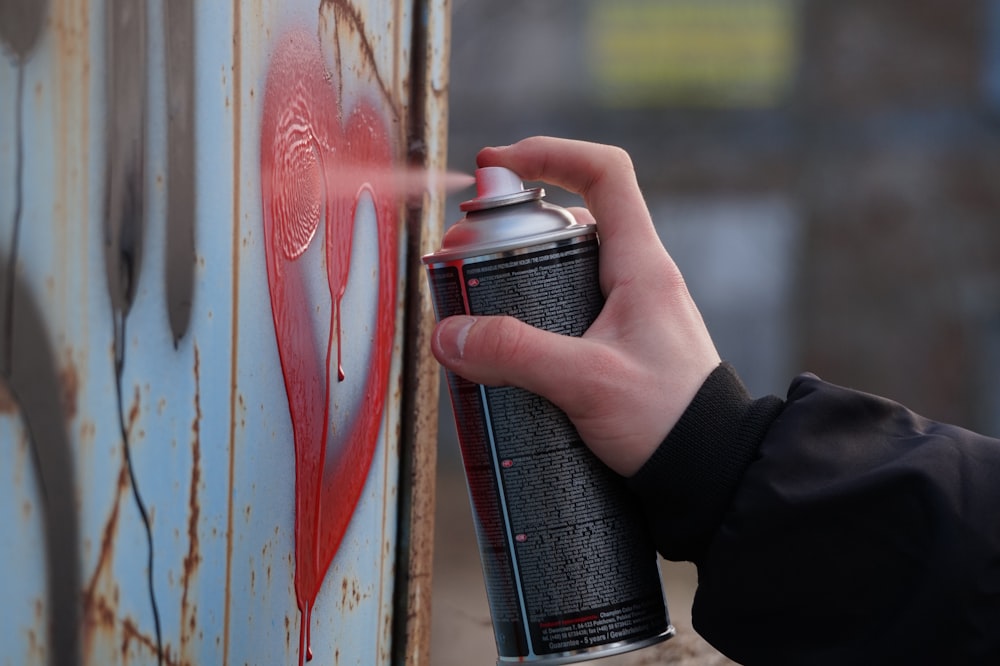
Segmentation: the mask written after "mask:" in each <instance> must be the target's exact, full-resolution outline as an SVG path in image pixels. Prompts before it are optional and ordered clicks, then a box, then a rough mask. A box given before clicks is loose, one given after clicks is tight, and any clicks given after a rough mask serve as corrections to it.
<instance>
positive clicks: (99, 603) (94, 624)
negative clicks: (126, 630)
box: [82, 457, 155, 655]
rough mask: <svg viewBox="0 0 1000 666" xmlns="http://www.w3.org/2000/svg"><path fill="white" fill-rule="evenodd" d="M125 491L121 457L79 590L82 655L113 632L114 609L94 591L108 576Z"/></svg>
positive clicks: (125, 471)
mask: <svg viewBox="0 0 1000 666" xmlns="http://www.w3.org/2000/svg"><path fill="white" fill-rule="evenodd" d="M128 489H129V477H128V466H127V465H126V464H125V459H124V457H123V458H122V464H121V467H120V468H119V470H118V483H117V492H116V493H115V501H114V504H112V505H111V513H110V514H109V515H108V520H107V522H106V523H105V524H104V530H103V531H102V532H101V550H100V552H99V554H98V556H97V564H96V565H95V566H94V573H93V574H92V575H91V577H90V582H88V583H87V586H86V587H85V588H84V590H83V599H82V602H83V648H84V649H83V652H84V655H87V654H90V651H91V649H92V646H93V641H94V638H95V637H96V634H97V632H98V631H99V630H104V631H107V632H109V633H110V632H112V631H114V627H115V606H113V605H112V604H111V603H110V602H109V600H108V595H107V594H106V593H104V594H102V593H100V592H99V591H98V585H99V583H100V581H101V579H102V578H104V577H105V574H106V573H108V574H110V569H111V562H112V560H113V557H114V544H115V538H116V536H117V534H118V516H119V512H120V510H121V502H122V497H123V496H124V495H125V494H126V492H127V491H128ZM112 596H114V595H112ZM154 653H155V651H154Z"/></svg>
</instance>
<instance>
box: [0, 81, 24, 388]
mask: <svg viewBox="0 0 1000 666" xmlns="http://www.w3.org/2000/svg"><path fill="white" fill-rule="evenodd" d="M14 100H15V104H16V108H15V110H14V142H15V148H14V215H13V217H14V219H13V222H12V224H11V230H12V231H11V239H10V248H8V253H7V257H6V258H5V261H6V265H5V266H4V269H3V270H2V271H0V280H2V281H3V282H2V283H0V284H2V286H3V291H2V293H3V308H2V310H0V316H2V317H3V321H2V325H0V375H2V376H4V377H8V376H9V374H10V366H11V358H12V356H13V353H14V350H13V341H14V284H15V280H16V279H17V274H16V272H15V271H16V270H17V246H18V244H19V243H20V240H19V239H20V236H21V206H22V198H23V195H24V132H23V123H24V118H23V116H24V65H22V64H19V65H18V67H17V93H16V94H15V95H14Z"/></svg>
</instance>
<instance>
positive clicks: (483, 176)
mask: <svg viewBox="0 0 1000 666" xmlns="http://www.w3.org/2000/svg"><path fill="white" fill-rule="evenodd" d="M523 190H524V184H523V183H522V182H521V177H520V176H518V175H517V174H516V173H514V172H513V171H511V170H510V169H508V168H506V167H482V168H480V169H476V196H478V197H479V198H480V199H492V198H493V197H502V196H505V195H508V194H515V193H517V192H522V191H523Z"/></svg>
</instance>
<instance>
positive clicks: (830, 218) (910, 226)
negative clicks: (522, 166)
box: [432, 0, 1000, 666]
mask: <svg viewBox="0 0 1000 666" xmlns="http://www.w3.org/2000/svg"><path fill="white" fill-rule="evenodd" d="M451 34H452V42H451V86H450V99H449V107H450V110H449V113H450V120H449V131H450V135H449V165H450V167H451V168H454V169H459V170H465V171H471V170H472V169H474V168H475V154H476V152H477V151H478V150H479V149H480V148H481V147H482V146H485V145H500V144H506V143H511V142H514V141H516V140H518V139H520V138H523V137H525V136H529V135H534V134H550V135H555V136H563V137H571V138H579V139H586V140H590V141H597V142H604V143H612V144H616V145H619V146H622V147H624V148H625V149H626V150H628V151H629V153H631V155H632V158H633V161H634V163H635V166H636V170H637V173H638V177H639V182H640V185H641V186H642V188H643V191H644V193H645V195H646V198H647V202H648V204H649V207H650V210H651V212H652V214H653V217H654V220H655V221H656V224H657V227H658V229H659V231H660V235H661V238H662V239H663V242H664V244H665V246H666V247H667V249H668V250H669V251H670V253H671V255H672V256H673V257H674V259H675V261H676V262H677V263H678V265H679V266H680V268H681V270H682V271H683V272H684V274H685V277H686V278H687V280H688V284H689V287H690V289H691V292H692V294H693V296H694V298H695V300H696V301H697V303H698V304H699V306H700V308H701V310H702V312H703V314H704V316H705V319H706V321H707V323H708V326H709V329H710V331H711V332H712V335H713V338H714V339H715V342H716V345H717V346H718V348H719V350H720V353H721V354H722V355H723V357H724V358H726V359H728V360H730V361H731V362H732V363H733V364H734V365H735V366H736V367H737V369H738V370H739V371H740V373H741V375H742V376H743V378H744V380H745V381H746V383H747V385H748V386H749V387H750V389H751V391H752V392H753V393H754V394H757V395H760V394H765V393H774V394H777V395H779V396H783V395H784V393H785V391H786V389H787V386H788V384H789V382H790V380H791V379H792V377H793V376H794V375H795V374H797V373H799V372H803V371H809V372H814V373H816V374H818V375H819V376H820V377H822V378H823V379H826V380H828V381H831V382H834V383H837V384H842V385H846V386H850V387H853V388H857V389H861V390H864V391H869V392H873V393H878V394H881V395H884V396H887V397H889V398H892V399H895V400H898V401H900V402H902V403H904V404H906V405H907V406H909V407H911V408H912V409H914V410H916V411H917V412H919V413H921V414H924V415H925V416H928V417H931V418H934V419H938V420H944V421H948V422H952V423H957V424H960V425H963V426H966V427H969V428H972V429H974V430H978V431H981V432H985V433H988V434H992V435H995V436H1000V0H958V1H952V2H949V1H946V0H837V1H833V0H545V1H544V2H543V1H539V0H505V1H504V2H487V1H486V0H452V32H451ZM547 191H548V199H549V200H550V201H553V202H554V203H559V204H563V205H568V204H575V203H577V201H576V200H575V199H574V198H573V197H570V196H569V195H567V194H566V193H563V192H559V191H553V190H552V189H551V188H547ZM471 196H472V194H471V193H470V192H464V193H459V194H458V195H456V196H455V197H454V200H449V205H448V216H449V219H448V222H454V221H456V220H457V219H458V218H459V217H460V216H461V213H460V212H459V210H458V203H459V201H461V200H463V199H465V198H470V197H471ZM463 483H464V481H463V478H462V471H461V461H460V458H459V450H458V444H457V440H456V439H455V435H454V424H453V421H452V415H451V411H450V404H449V401H448V397H447V392H446V391H445V390H442V403H441V445H440V450H439V481H438V484H439V485H438V500H439V501H438V507H439V508H438V517H437V528H436V529H437V536H436V539H437V541H436V546H435V550H436V555H435V588H434V589H435V598H434V602H433V608H434V620H433V635H432V660H433V662H434V663H435V664H445V665H450V664H479V663H483V664H487V663H491V662H492V661H493V660H494V659H495V654H496V653H495V646H494V644H493V638H492V629H491V625H490V619H489V610H488V608H487V607H486V601H485V592H484V590H483V582H482V574H481V571H480V569H479V558H478V551H477V550H476V546H475V538H474V535H473V531H472V529H473V528H472V521H471V517H470V515H469V510H468V500H467V497H466V495H465V489H464V486H463V485H462V484H463ZM664 578H665V582H666V585H667V594H668V602H669V604H670V610H671V615H672V617H673V619H674V620H675V624H677V626H678V629H679V635H678V637H677V638H675V639H673V640H671V641H668V642H667V643H666V644H664V646H662V647H661V648H654V649H651V650H644V651H641V652H638V653H635V654H634V655H631V656H628V657H615V658H612V659H608V660H607V661H605V662H602V663H607V664H609V666H610V664H612V663H618V664H640V663H691V664H716V663H726V662H725V660H724V659H723V658H722V657H721V656H720V655H718V654H717V653H715V652H714V650H712V649H711V648H710V647H709V646H707V645H705V644H703V643H701V642H700V641H699V639H698V637H697V636H696V635H695V634H694V632H693V631H692V630H691V628H690V618H689V612H690V595H691V593H692V592H693V589H694V584H695V580H694V570H693V567H690V565H676V564H667V563H665V564H664ZM776 632H780V628H776ZM773 639H774V638H771V640H773ZM762 640H768V638H762Z"/></svg>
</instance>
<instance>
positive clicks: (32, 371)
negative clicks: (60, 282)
mask: <svg viewBox="0 0 1000 666" xmlns="http://www.w3.org/2000/svg"><path fill="white" fill-rule="evenodd" d="M9 268H10V267H9V266H8V265H7V264H6V262H5V261H4V260H2V259H0V271H2V272H3V273H5V274H6V273H8V269H9ZM11 303H12V305H11V310H10V314H11V315H12V320H13V321H14V322H16V323H15V324H14V325H13V326H12V327H11V332H12V336H11V349H16V351H17V353H16V354H12V355H11V357H10V361H11V363H10V366H9V368H8V369H7V370H6V371H5V372H4V374H3V376H2V378H0V383H4V384H6V386H7V389H8V392H9V393H10V394H11V397H12V399H13V401H14V403H15V404H16V406H17V408H18V411H19V412H20V414H21V417H22V418H23V420H24V423H25V427H26V430H27V432H28V437H29V440H30V445H31V451H32V462H33V466H34V469H35V474H36V478H37V481H38V486H39V488H40V490H41V496H42V505H43V509H42V511H43V516H44V525H45V564H46V573H47V576H48V581H49V583H48V586H47V590H48V592H47V595H48V614H49V618H48V619H49V630H50V636H49V640H50V642H49V645H50V647H51V651H50V652H49V663H50V664H54V665H56V666H63V664H68V665H70V666H72V665H74V664H79V663H80V608H81V599H80V561H79V559H78V558H79V552H80V539H79V529H80V527H79V523H78V518H77V511H76V489H75V486H74V479H75V474H74V465H73V452H72V449H71V447H70V442H69V436H68V435H67V433H66V430H65V423H66V418H65V415H64V413H63V406H62V404H61V403H60V400H59V396H60V395H62V391H61V390H60V381H59V377H58V371H57V368H56V364H55V362H54V360H53V356H52V351H51V343H50V341H49V338H48V333H47V331H46V328H45V322H44V321H43V317H42V313H41V311H40V309H39V308H38V305H37V303H36V301H35V299H34V298H33V297H32V295H31V294H30V293H28V291H27V290H26V289H25V288H24V287H23V286H22V285H21V284H17V283H15V284H14V286H13V288H12V289H11Z"/></svg>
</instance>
